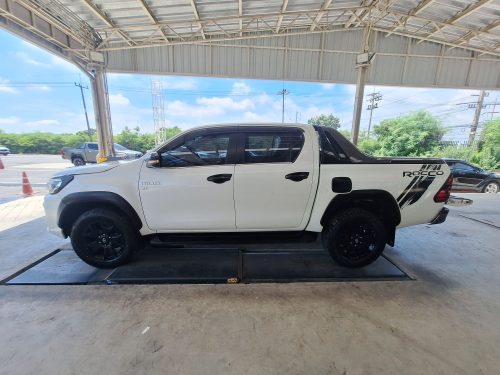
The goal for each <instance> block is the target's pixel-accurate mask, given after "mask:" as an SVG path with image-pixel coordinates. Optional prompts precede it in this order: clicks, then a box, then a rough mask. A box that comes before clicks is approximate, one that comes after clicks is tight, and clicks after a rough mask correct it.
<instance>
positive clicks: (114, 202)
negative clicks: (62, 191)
mask: <svg viewBox="0 0 500 375" xmlns="http://www.w3.org/2000/svg"><path fill="white" fill-rule="evenodd" d="M99 206H107V207H113V208H115V209H117V210H119V211H120V212H123V213H124V214H125V215H126V216H127V217H128V218H129V219H130V221H131V222H132V224H133V225H134V227H135V228H136V229H137V230H139V229H141V228H142V221H141V219H140V217H139V215H138V214H137V212H136V211H135V209H134V208H133V207H132V205H131V204H130V203H129V202H127V201H126V200H125V199H124V198H123V197H122V196H120V195H118V194H116V193H112V192H109V191H84V192H78V193H71V194H68V195H66V196H65V197H64V198H63V199H62V200H61V203H60V204H59V208H58V209H57V217H58V220H57V225H58V226H59V228H62V229H63V230H64V229H65V226H67V224H68V222H69V223H72V222H74V220H76V218H77V217H78V215H79V214H80V213H81V212H82V211H86V210H87V209H90V208H93V207H99ZM65 234H66V235H68V233H65Z"/></svg>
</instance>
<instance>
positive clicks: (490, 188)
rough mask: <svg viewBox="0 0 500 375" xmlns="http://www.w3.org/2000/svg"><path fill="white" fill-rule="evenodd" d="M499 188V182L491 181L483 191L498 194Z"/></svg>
mask: <svg viewBox="0 0 500 375" xmlns="http://www.w3.org/2000/svg"><path fill="white" fill-rule="evenodd" d="M498 190H499V189H498V184H497V183H496V182H490V183H488V184H487V185H486V186H485V187H484V189H483V193H489V194H496V193H498Z"/></svg>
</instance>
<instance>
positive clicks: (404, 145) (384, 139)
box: [371, 111, 444, 156]
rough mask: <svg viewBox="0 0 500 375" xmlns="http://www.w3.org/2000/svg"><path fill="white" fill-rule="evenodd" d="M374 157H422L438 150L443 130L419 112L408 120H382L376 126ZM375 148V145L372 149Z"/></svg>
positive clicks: (401, 118) (436, 121)
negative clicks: (375, 155) (376, 143)
mask: <svg viewBox="0 0 500 375" xmlns="http://www.w3.org/2000/svg"><path fill="white" fill-rule="evenodd" d="M374 133H375V135H376V136H377V142H378V145H377V146H376V147H374V149H375V150H374V152H375V154H377V155H384V156H422V155H428V154H429V153H431V152H432V151H433V150H435V149H436V148H437V147H438V146H439V141H440V140H441V138H442V136H443V134H444V129H443V127H442V126H441V122H440V121H439V120H438V119H437V118H436V117H434V116H432V115H431V114H430V113H429V112H426V111H418V112H414V113H411V114H409V115H407V116H400V117H396V118H393V119H387V120H383V121H382V122H381V123H380V124H379V125H377V126H375V128H374ZM371 146H374V145H371Z"/></svg>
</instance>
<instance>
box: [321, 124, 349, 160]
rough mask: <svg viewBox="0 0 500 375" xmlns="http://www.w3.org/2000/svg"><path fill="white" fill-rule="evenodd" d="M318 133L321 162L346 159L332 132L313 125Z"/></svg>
mask: <svg viewBox="0 0 500 375" xmlns="http://www.w3.org/2000/svg"><path fill="white" fill-rule="evenodd" d="M314 128H315V129H316V131H317V132H318V134H319V142H320V147H321V164H335V163H340V162H343V161H345V160H348V158H347V156H346V155H345V154H344V152H343V151H342V149H341V148H340V146H339V145H338V144H337V142H336V141H335V138H334V135H333V133H331V132H330V131H329V130H328V129H325V128H323V127H319V126H317V127H314Z"/></svg>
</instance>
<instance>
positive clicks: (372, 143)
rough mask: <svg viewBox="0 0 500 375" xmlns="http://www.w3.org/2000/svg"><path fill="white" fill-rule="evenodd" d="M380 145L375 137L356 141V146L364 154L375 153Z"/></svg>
mask: <svg viewBox="0 0 500 375" xmlns="http://www.w3.org/2000/svg"><path fill="white" fill-rule="evenodd" d="M379 147H380V145H379V143H378V142H377V140H375V139H368V138H365V139H360V140H359V141H358V148H359V149H360V150H361V151H363V152H364V153H366V154H369V155H375V154H376V153H377V151H378V149H379Z"/></svg>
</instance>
